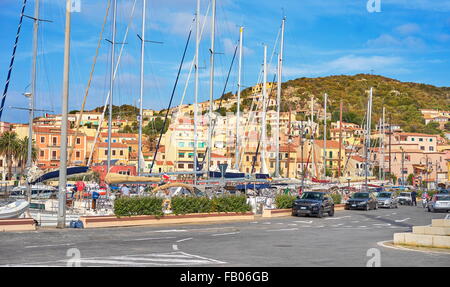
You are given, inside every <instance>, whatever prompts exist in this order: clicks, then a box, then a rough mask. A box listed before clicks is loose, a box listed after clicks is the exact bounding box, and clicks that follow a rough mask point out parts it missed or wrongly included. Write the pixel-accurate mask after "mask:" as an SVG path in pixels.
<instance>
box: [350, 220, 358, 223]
mask: <svg viewBox="0 0 450 287" xmlns="http://www.w3.org/2000/svg"><path fill="white" fill-rule="evenodd" d="M350 222H351V223H358V222H359V221H358V220H354V221H350Z"/></svg>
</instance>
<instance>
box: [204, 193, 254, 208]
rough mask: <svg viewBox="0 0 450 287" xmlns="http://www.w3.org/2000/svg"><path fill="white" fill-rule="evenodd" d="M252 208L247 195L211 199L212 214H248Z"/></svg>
mask: <svg viewBox="0 0 450 287" xmlns="http://www.w3.org/2000/svg"><path fill="white" fill-rule="evenodd" d="M250 210H251V207H250V205H249V204H248V203H247V197H246V196H245V195H238V196H233V195H228V196H222V197H215V198H213V199H211V212H247V211H250Z"/></svg>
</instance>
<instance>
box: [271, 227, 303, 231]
mask: <svg viewBox="0 0 450 287" xmlns="http://www.w3.org/2000/svg"><path fill="white" fill-rule="evenodd" d="M293 230H298V228H283V229H269V230H266V231H293Z"/></svg>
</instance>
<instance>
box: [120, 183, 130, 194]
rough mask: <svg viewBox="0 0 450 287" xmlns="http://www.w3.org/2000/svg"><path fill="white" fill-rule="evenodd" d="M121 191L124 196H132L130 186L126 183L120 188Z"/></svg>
mask: <svg viewBox="0 0 450 287" xmlns="http://www.w3.org/2000/svg"><path fill="white" fill-rule="evenodd" d="M120 192H121V193H122V196H130V189H129V188H128V186H127V185H126V184H124V185H123V186H122V188H121V189H120Z"/></svg>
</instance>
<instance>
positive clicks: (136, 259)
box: [5, 251, 227, 267]
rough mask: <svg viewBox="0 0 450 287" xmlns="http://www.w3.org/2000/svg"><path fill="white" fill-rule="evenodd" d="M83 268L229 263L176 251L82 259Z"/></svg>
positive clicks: (45, 264)
mask: <svg viewBox="0 0 450 287" xmlns="http://www.w3.org/2000/svg"><path fill="white" fill-rule="evenodd" d="M67 261H68V260H67V259H64V260H55V261H47V262H35V263H21V264H8V265H5V266H28V267H31V266H33V267H34V266H43V267H51V266H55V267H56V266H66V264H67ZM80 262H81V266H83V265H84V264H88V265H89V266H108V265H118V266H124V265H128V266H174V265H175V266H191V265H210V264H226V263H227V262H224V261H219V260H215V259H212V258H206V257H202V256H198V255H193V254H189V253H185V252H182V251H174V252H169V253H153V254H144V255H141V254H140V255H126V256H108V257H91V258H81V259H80Z"/></svg>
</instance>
